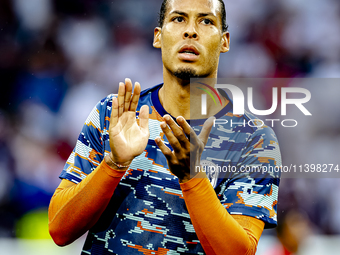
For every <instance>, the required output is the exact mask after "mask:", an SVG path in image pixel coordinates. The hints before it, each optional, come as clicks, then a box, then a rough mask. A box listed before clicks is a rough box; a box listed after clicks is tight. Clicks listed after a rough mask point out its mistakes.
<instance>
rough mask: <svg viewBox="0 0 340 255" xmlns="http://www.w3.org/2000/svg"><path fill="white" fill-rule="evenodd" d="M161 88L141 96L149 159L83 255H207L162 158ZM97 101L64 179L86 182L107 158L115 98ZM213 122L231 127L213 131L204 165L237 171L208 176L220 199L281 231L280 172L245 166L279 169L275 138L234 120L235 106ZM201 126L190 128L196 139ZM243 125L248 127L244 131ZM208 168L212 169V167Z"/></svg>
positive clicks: (137, 162) (127, 181)
mask: <svg viewBox="0 0 340 255" xmlns="http://www.w3.org/2000/svg"><path fill="white" fill-rule="evenodd" d="M161 86H162V84H161V85H157V86H155V87H153V88H150V89H147V90H144V91H143V92H142V93H141V97H140V100H139V105H138V108H137V121H139V120H138V113H139V109H140V107H141V106H142V105H145V104H146V105H148V106H149V109H150V115H149V116H150V119H149V129H150V137H149V141H148V144H147V146H146V149H145V150H144V152H143V153H142V154H141V155H140V156H138V157H136V158H135V159H134V160H133V161H132V164H131V166H130V168H129V169H128V170H127V171H126V173H125V175H124V176H123V178H122V179H121V181H120V183H119V185H118V186H117V188H116V190H115V192H114V194H113V196H112V199H111V201H110V203H109V205H108V206H107V208H106V210H105V211H104V213H103V214H102V216H101V218H100V219H99V220H98V222H97V223H96V225H95V226H94V227H93V228H92V229H90V230H89V233H88V236H87V239H86V241H85V244H84V247H83V251H82V254H92V255H97V254H101V255H107V254H109V255H112V254H119V255H126V254H131V255H133V254H136V255H137V254H138V255H141V254H164V255H165V254H169V255H170V254H205V253H204V250H203V248H202V246H201V244H200V241H199V240H198V237H197V235H196V233H195V230H194V227H193V225H192V223H191V220H190V216H189V213H188V211H187V208H186V205H185V201H184V199H183V195H182V191H181V188H180V185H179V182H178V178H177V177H176V176H174V175H173V174H171V173H170V171H169V169H168V165H167V161H166V158H165V156H164V155H163V154H162V152H161V151H160V150H159V148H158V147H157V145H156V143H155V141H154V139H155V138H156V137H158V136H159V137H161V139H162V140H163V141H164V143H165V144H166V145H168V146H169V143H168V142H167V139H166V137H165V135H164V134H163V132H162V129H161V128H160V122H161V121H163V118H162V116H164V114H166V113H167V112H166V111H165V110H164V108H163V107H162V105H161V104H160V101H159V98H158V91H159V89H160V88H161ZM113 97H114V95H109V96H108V97H106V98H104V99H103V100H102V101H100V102H99V103H98V104H97V105H96V106H95V107H94V109H93V110H92V112H91V113H90V115H89V117H88V118H87V120H86V121H85V124H84V126H83V129H82V131H81V133H80V135H79V138H78V140H77V144H76V146H75V148H74V150H73V152H72V154H71V155H70V157H69V159H68V160H67V162H66V165H65V167H64V169H63V171H62V173H61V175H60V178H63V179H67V180H69V181H72V182H74V183H79V182H81V181H82V180H83V179H84V178H85V177H86V176H87V175H88V174H89V173H91V172H92V171H93V170H94V169H95V168H96V167H97V166H98V165H99V164H100V162H101V161H102V160H103V158H104V156H105V155H106V154H108V153H109V152H110V146H109V133H108V130H109V124H110V116H111V106H112V98H113ZM228 100H229V101H230V103H229V104H227V106H226V107H224V109H223V110H222V111H220V112H219V113H218V114H217V115H215V116H216V118H218V119H225V120H228V122H229V123H230V121H231V120H232V121H233V123H235V124H233V125H232V127H231V126H230V125H222V124H216V125H215V126H214V127H213V128H212V130H211V133H210V136H209V139H208V142H207V145H206V147H205V149H204V152H203V154H202V164H203V165H206V166H210V167H211V166H216V167H217V166H220V169H222V170H223V169H228V167H229V170H230V169H237V170H238V171H236V172H235V171H222V170H220V171H215V172H209V174H208V176H209V177H210V178H209V179H210V182H211V184H212V185H213V187H214V189H215V191H216V196H217V197H218V199H219V200H220V202H221V204H222V205H223V206H224V207H225V208H226V210H227V211H228V212H229V213H230V214H239V215H247V216H251V217H255V218H257V219H260V220H262V221H264V222H265V227H266V228H269V227H274V226H275V225H276V211H277V198H278V186H279V178H278V177H279V173H277V172H267V173H261V174H259V173H254V172H253V173H251V172H244V171H241V169H245V166H248V167H261V166H266V167H268V168H269V166H272V167H273V166H276V165H277V166H280V165H281V156H280V150H279V145H278V141H277V138H276V136H275V134H274V132H273V130H272V129H271V128H270V127H267V126H264V125H263V126H260V125H258V127H257V126H256V125H252V126H249V125H248V124H247V122H248V121H249V120H252V119H256V118H255V117H254V116H252V115H251V114H248V113H246V114H244V115H242V116H237V115H233V114H232V101H231V100H230V98H228ZM203 123H204V120H194V121H191V122H190V125H191V126H192V127H193V129H194V130H195V132H196V133H197V134H198V133H199V132H200V130H201V128H202V124H203ZM242 123H246V125H243V124H242ZM209 169H211V168H209Z"/></svg>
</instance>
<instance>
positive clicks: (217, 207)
mask: <svg viewBox="0 0 340 255" xmlns="http://www.w3.org/2000/svg"><path fill="white" fill-rule="evenodd" d="M199 175H200V176H197V177H195V178H193V179H191V180H190V181H188V182H186V183H181V188H182V191H183V197H184V200H185V204H186V206H187V208H188V211H189V214H190V218H191V221H192V224H193V225H194V228H195V231H196V234H197V236H198V238H199V240H200V242H201V244H202V246H203V249H204V251H205V252H206V253H207V254H209V255H215V254H216V255H217V254H223V255H225V254H233V255H238V254H242V255H243V254H247V255H253V254H255V252H256V248H257V243H258V240H259V239H260V236H261V234H262V231H263V228H264V222H263V221H261V220H258V219H256V218H253V217H248V216H242V215H233V216H231V215H230V214H229V213H228V211H227V210H226V209H225V208H224V207H223V205H222V204H221V202H220V201H219V199H218V198H217V196H216V193H215V191H214V189H213V187H212V186H211V184H210V182H209V180H208V178H206V176H205V174H204V173H199Z"/></svg>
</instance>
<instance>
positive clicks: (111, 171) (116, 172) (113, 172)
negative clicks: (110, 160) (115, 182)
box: [98, 160, 127, 178]
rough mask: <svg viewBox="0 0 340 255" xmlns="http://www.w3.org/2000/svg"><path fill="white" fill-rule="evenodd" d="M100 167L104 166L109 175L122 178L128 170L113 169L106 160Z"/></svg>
mask: <svg viewBox="0 0 340 255" xmlns="http://www.w3.org/2000/svg"><path fill="white" fill-rule="evenodd" d="M98 167H99V168H102V169H103V170H104V171H105V172H106V173H107V174H108V175H109V176H111V177H113V178H122V177H123V176H124V174H125V172H126V170H127V169H126V170H116V169H113V168H111V167H110V166H109V165H108V164H107V163H106V162H105V160H103V161H102V162H101V163H100V165H99V166H98Z"/></svg>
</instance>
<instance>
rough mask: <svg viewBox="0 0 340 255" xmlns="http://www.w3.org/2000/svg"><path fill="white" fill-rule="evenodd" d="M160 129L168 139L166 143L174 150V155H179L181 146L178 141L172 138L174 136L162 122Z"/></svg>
mask: <svg viewBox="0 0 340 255" xmlns="http://www.w3.org/2000/svg"><path fill="white" fill-rule="evenodd" d="M160 126H161V129H162V131H163V133H164V135H165V136H166V138H167V139H168V142H169V143H170V145H171V147H172V148H173V149H174V151H175V153H180V152H181V150H182V145H181V144H180V142H179V141H178V139H177V138H176V137H175V136H174V134H173V133H172V132H171V130H170V128H169V127H168V125H167V124H166V123H165V122H162V123H161V124H160Z"/></svg>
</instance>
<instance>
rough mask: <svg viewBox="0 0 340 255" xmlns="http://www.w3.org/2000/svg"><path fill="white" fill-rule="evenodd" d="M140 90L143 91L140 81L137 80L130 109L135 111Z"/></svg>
mask: <svg viewBox="0 0 340 255" xmlns="http://www.w3.org/2000/svg"><path fill="white" fill-rule="evenodd" d="M140 91H141V88H140V84H139V82H135V88H134V90H133V96H132V99H131V103H130V111H133V112H135V111H136V109H137V105H138V100H139V96H140Z"/></svg>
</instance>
